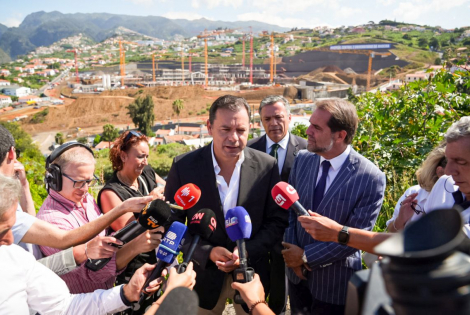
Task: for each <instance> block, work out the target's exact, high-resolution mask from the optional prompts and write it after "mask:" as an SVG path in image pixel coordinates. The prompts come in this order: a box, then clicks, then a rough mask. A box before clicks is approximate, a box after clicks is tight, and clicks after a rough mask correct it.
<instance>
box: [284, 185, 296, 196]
mask: <svg viewBox="0 0 470 315" xmlns="http://www.w3.org/2000/svg"><path fill="white" fill-rule="evenodd" d="M286 191H287V192H288V193H289V194H291V195H294V194H295V193H297V191H296V190H295V188H294V187H292V186H291V185H287V186H286Z"/></svg>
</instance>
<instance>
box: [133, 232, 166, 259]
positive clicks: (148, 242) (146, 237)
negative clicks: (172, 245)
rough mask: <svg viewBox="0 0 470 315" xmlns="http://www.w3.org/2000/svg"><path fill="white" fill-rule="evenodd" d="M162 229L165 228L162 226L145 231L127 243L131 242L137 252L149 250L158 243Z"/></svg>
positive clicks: (160, 239)
mask: <svg viewBox="0 0 470 315" xmlns="http://www.w3.org/2000/svg"><path fill="white" fill-rule="evenodd" d="M164 231H165V229H164V228H163V227H162V226H160V227H158V228H156V229H153V230H148V231H145V232H144V233H142V234H140V235H139V236H137V237H136V238H135V239H133V240H132V241H130V242H129V243H132V245H130V246H133V247H134V248H135V250H136V251H137V252H138V253H139V254H140V253H146V252H149V251H151V250H153V249H155V248H157V247H158V245H160V243H161V241H162V236H163V232H164Z"/></svg>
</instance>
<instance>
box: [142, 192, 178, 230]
mask: <svg viewBox="0 0 470 315" xmlns="http://www.w3.org/2000/svg"><path fill="white" fill-rule="evenodd" d="M170 216H171V208H170V206H169V205H168V204H167V203H166V202H165V201H163V200H161V199H155V200H152V201H151V202H149V203H148V204H147V205H146V206H145V208H144V209H143V210H142V211H141V212H140V215H139V223H140V225H142V226H145V227H147V228H148V229H149V230H150V229H156V228H157V227H159V226H161V225H163V224H164V223H165V222H167V221H168V219H169V218H170Z"/></svg>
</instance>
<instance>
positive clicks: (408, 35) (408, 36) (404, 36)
mask: <svg viewBox="0 0 470 315" xmlns="http://www.w3.org/2000/svg"><path fill="white" fill-rule="evenodd" d="M402 38H403V39H407V40H411V36H410V34H405V35H403V37H402Z"/></svg>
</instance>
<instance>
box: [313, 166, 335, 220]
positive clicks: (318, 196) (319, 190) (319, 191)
mask: <svg viewBox="0 0 470 315" xmlns="http://www.w3.org/2000/svg"><path fill="white" fill-rule="evenodd" d="M321 166H322V173H321V177H320V180H319V181H318V184H317V186H316V187H315V192H314V194H313V207H312V208H313V209H312V211H313V212H316V211H317V209H318V206H319V205H320V202H321V201H322V199H323V195H324V194H325V187H326V178H327V177H328V171H329V170H330V166H331V163H330V161H327V160H325V161H323V162H322V163H321Z"/></svg>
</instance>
